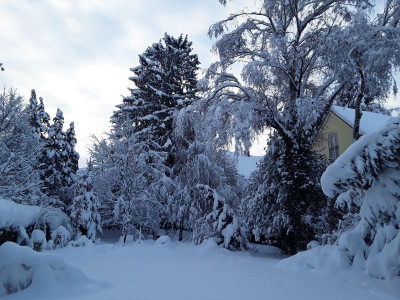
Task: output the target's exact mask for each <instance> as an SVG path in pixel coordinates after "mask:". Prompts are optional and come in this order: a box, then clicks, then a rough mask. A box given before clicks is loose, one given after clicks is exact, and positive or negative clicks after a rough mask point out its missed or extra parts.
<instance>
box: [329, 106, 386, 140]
mask: <svg viewBox="0 0 400 300" xmlns="http://www.w3.org/2000/svg"><path fill="white" fill-rule="evenodd" d="M332 112H333V113H334V114H335V115H337V116H338V117H339V118H340V119H342V120H343V121H344V122H345V123H347V125H349V126H350V127H352V128H353V126H354V115H355V110H354V109H352V108H348V107H340V106H337V105H333V106H332ZM390 118H391V116H388V115H383V114H378V113H373V112H370V111H363V115H362V117H361V121H360V132H361V133H362V134H366V133H371V132H376V131H379V130H381V129H382V128H383V127H384V126H385V124H386V123H387V122H388V121H389V120H390Z"/></svg>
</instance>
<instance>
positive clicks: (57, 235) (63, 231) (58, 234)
mask: <svg viewBox="0 0 400 300" xmlns="http://www.w3.org/2000/svg"><path fill="white" fill-rule="evenodd" d="M70 238H71V237H70V234H69V231H68V230H67V228H65V227H64V226H62V225H60V226H58V227H57V229H56V230H54V231H53V232H52V233H51V240H52V241H53V245H54V247H65V246H66V245H67V244H68V242H69V240H70Z"/></svg>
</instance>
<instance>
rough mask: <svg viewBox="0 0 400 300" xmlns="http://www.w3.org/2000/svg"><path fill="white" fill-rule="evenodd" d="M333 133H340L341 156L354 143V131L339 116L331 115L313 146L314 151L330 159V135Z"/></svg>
mask: <svg viewBox="0 0 400 300" xmlns="http://www.w3.org/2000/svg"><path fill="white" fill-rule="evenodd" d="M332 133H338V142H339V155H340V154H342V153H343V152H344V151H345V150H346V149H347V148H348V147H349V146H350V145H351V144H352V142H353V129H352V128H351V127H350V126H349V125H348V124H347V123H346V122H344V121H343V120H342V119H340V118H339V117H338V116H336V115H335V114H333V113H330V114H329V116H328V118H327V120H326V121H325V124H324V126H323V127H322V130H321V132H320V134H319V135H318V138H317V141H316V142H315V143H314V145H313V150H315V151H318V152H320V153H321V154H323V155H324V156H325V157H326V158H329V144H328V135H329V134H332Z"/></svg>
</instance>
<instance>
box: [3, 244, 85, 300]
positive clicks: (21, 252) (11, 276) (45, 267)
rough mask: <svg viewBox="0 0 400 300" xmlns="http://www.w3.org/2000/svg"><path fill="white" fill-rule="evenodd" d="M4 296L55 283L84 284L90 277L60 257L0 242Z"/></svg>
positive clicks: (41, 288)
mask: <svg viewBox="0 0 400 300" xmlns="http://www.w3.org/2000/svg"><path fill="white" fill-rule="evenodd" d="M0 258H1V259H0V296H4V295H7V294H12V293H16V292H19V291H22V290H24V289H27V288H29V289H38V290H39V289H40V290H43V289H46V288H49V287H50V286H54V285H63V286H65V287H68V288H70V287H74V286H82V285H85V283H87V282H88V279H87V277H86V276H85V275H84V274H83V273H82V272H81V271H80V270H79V269H77V268H75V267H72V266H69V265H68V264H66V263H65V262H64V261H63V260H62V259H61V258H60V257H58V256H54V255H50V254H45V253H38V252H35V251H33V250H32V249H31V248H29V247H23V246H19V245H18V244H15V243H12V242H6V243H4V244H3V245H1V246H0Z"/></svg>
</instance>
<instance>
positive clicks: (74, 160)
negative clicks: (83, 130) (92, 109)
mask: <svg viewBox="0 0 400 300" xmlns="http://www.w3.org/2000/svg"><path fill="white" fill-rule="evenodd" d="M76 142H77V140H76V137H75V126H74V122H71V123H70V124H69V128H68V129H67V131H66V132H65V151H66V153H64V151H63V157H64V159H65V167H64V182H65V184H66V185H67V186H71V185H72V184H73V183H74V182H75V181H76V176H75V174H76V172H77V171H78V169H79V165H78V163H79V153H78V152H76V151H75V146H76Z"/></svg>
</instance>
